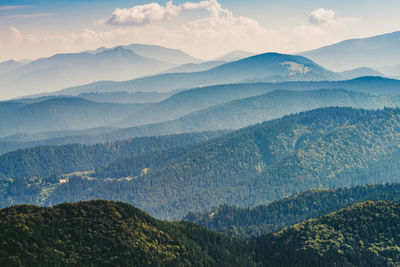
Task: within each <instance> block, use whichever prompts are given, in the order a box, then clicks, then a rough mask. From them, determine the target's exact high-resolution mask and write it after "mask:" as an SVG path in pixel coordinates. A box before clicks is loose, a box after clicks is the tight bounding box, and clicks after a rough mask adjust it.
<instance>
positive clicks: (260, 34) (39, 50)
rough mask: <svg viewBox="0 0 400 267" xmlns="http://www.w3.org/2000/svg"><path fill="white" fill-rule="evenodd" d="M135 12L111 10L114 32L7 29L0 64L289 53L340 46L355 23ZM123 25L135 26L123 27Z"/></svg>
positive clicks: (202, 4)
mask: <svg viewBox="0 0 400 267" xmlns="http://www.w3.org/2000/svg"><path fill="white" fill-rule="evenodd" d="M144 6H146V7H145V8H144ZM137 7H138V6H136V7H133V8H131V9H134V10H136V11H135V12H131V11H129V12H128V10H131V9H126V10H125V11H121V12H119V13H118V12H117V13H118V16H115V17H114V15H115V14H116V11H114V13H113V15H112V16H111V17H110V18H108V19H105V20H103V21H102V24H106V25H110V23H107V22H106V21H107V20H110V19H112V20H113V21H114V22H113V24H111V25H112V26H113V27H110V26H105V25H102V26H98V27H96V28H92V29H84V30H82V31H81V32H75V33H69V34H58V33H53V34H52V33H36V34H30V33H25V32H24V31H23V29H24V28H22V31H20V29H19V28H18V29H17V28H15V27H13V28H10V30H9V32H8V33H7V34H5V35H3V36H0V42H2V44H3V48H2V50H1V53H0V54H1V55H4V56H3V59H8V58H9V57H14V58H16V59H21V58H32V57H43V56H50V55H52V54H55V53H68V52H79V51H84V50H90V49H95V48H98V47H100V46H105V47H113V46H117V45H124V44H126V45H127V44H132V43H143V44H155V45H161V46H166V47H172V48H178V49H182V50H184V51H185V52H188V53H189V54H192V55H193V56H196V57H199V58H203V59H213V58H215V57H216V56H219V55H221V54H224V53H227V52H230V51H232V50H247V51H253V52H260V53H261V52H267V51H274V52H281V53H293V52H298V51H303V50H306V49H311V48H317V47H319V46H322V45H327V44H329V43H333V42H337V41H340V40H341V39H338V36H339V35H340V36H342V35H343V33H345V32H346V29H347V28H350V27H349V26H350V25H351V23H352V22H355V21H358V20H359V19H357V18H344V17H336V16H328V15H325V16H323V15H322V13H323V12H321V14H319V15H318V16H317V15H316V14H317V13H318V12H317V13H316V12H315V11H313V12H312V13H311V14H310V15H309V17H311V16H313V17H314V20H315V21H313V22H311V21H310V18H309V17H307V16H306V17H305V18H304V21H305V22H307V18H308V19H309V23H305V24H304V25H300V26H298V27H295V28H290V27H280V28H276V29H269V28H266V27H263V26H262V25H260V24H259V23H258V21H256V20H254V19H252V18H248V17H244V16H236V15H235V14H233V12H232V11H230V10H228V9H225V8H224V7H223V6H221V4H220V3H219V2H218V1H217V0H203V1H199V2H184V3H182V4H180V5H174V4H173V3H172V2H168V3H167V4H166V5H165V6H161V5H158V4H149V5H143V6H140V7H141V8H142V9H139V8H137ZM135 8H137V9H135ZM144 9H146V10H147V11H143V10H144ZM117 10H118V9H117ZM121 10H123V9H121ZM138 10H141V11H140V12H138ZM157 10H158V11H157ZM194 10H202V11H205V12H198V13H196V14H194V16H192V14H191V13H190V12H192V11H194ZM124 12H127V13H126V15H125V16H122V15H120V14H122V13H124ZM184 12H188V13H186V14H183V13H184ZM132 14H135V16H132ZM138 14H141V15H140V16H139V15H138ZM180 15H182V18H181V19H178V20H177V21H170V22H165V23H162V22H163V21H166V20H170V19H172V18H174V17H177V16H180ZM317 20H318V23H316V22H317ZM117 21H118V23H117ZM126 24H128V25H135V27H126V26H125V25H126ZM5 55H7V56H5Z"/></svg>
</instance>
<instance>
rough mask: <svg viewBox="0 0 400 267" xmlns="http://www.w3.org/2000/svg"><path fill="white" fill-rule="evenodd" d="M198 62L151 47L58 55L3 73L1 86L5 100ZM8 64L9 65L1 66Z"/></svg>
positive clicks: (180, 53)
mask: <svg viewBox="0 0 400 267" xmlns="http://www.w3.org/2000/svg"><path fill="white" fill-rule="evenodd" d="M168 60H170V61H168ZM198 61H199V60H197V59H195V58H192V57H191V56H189V55H187V54H185V53H183V52H182V51H179V50H175V49H168V48H163V47H158V46H149V45H130V46H118V47H114V48H110V49H106V48H101V49H98V50H95V51H88V52H82V53H73V54H57V55H54V56H52V57H48V58H41V59H38V60H34V61H32V62H29V63H27V64H24V65H21V66H16V67H13V68H10V67H9V68H8V71H4V72H3V73H2V74H0V85H1V87H2V88H4V89H3V90H2V98H12V97H17V96H22V95H29V94H37V93H39V92H46V91H47V92H50V91H56V90H60V89H62V88H66V87H70V86H76V85H80V84H85V83H90V82H95V81H100V80H117V81H122V80H128V79H133V78H136V77H141V76H147V75H152V74H156V73H160V72H163V71H166V70H168V69H170V68H171V67H173V66H176V65H178V64H184V63H189V62H198ZM11 63H12V62H10V63H8V65H10V64H11ZM15 64H18V63H17V62H15V63H14V65H15ZM4 65H6V63H3V64H2V65H0V67H1V66H4ZM43 81H46V82H43Z"/></svg>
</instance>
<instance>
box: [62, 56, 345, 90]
mask: <svg viewBox="0 0 400 267" xmlns="http://www.w3.org/2000/svg"><path fill="white" fill-rule="evenodd" d="M338 79H340V76H339V75H338V74H336V73H334V72H331V71H329V70H327V69H325V68H323V67H321V66H319V65H317V64H315V63H314V62H312V61H311V60H309V59H307V58H304V57H300V56H292V55H283V54H277V53H266V54H261V55H256V56H252V57H249V58H245V59H241V60H238V61H234V62H229V63H225V64H223V65H220V66H217V67H215V68H212V69H210V70H206V71H201V72H191V73H167V74H159V75H155V76H149V77H144V78H138V79H134V80H130V81H124V82H115V83H112V84H110V83H106V84H102V83H95V84H89V85H84V86H78V87H73V88H67V89H64V90H61V91H58V92H57V93H58V94H68V95H76V94H81V93H85V92H86V93H87V92H94V91H96V92H109V91H130V92H135V91H157V92H168V91H171V90H177V89H190V88H194V87H201V86H207V85H217V84H227V83H228V84H229V83H239V82H242V83H243V82H257V81H264V82H280V81H298V80H302V81H303V80H305V81H321V80H338Z"/></svg>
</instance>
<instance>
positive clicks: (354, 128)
mask: <svg viewBox="0 0 400 267" xmlns="http://www.w3.org/2000/svg"><path fill="white" fill-rule="evenodd" d="M399 118H400V115H399V110H398V109H384V110H378V111H376V110H370V111H367V110H357V109H351V108H325V109H317V110H313V111H309V112H305V113H300V114H297V115H291V116H286V117H284V118H282V119H276V120H272V121H267V122H264V123H262V124H257V125H255V126H251V127H248V128H244V129H241V130H238V131H234V132H232V133H228V134H226V135H224V136H221V137H217V138H215V139H212V140H209V141H205V142H202V143H198V144H192V145H187V146H183V147H179V148H176V149H175V148H174V149H172V150H164V151H155V152H151V153H144V154H143V155H134V156H130V157H126V158H121V159H117V160H115V161H114V162H111V163H110V164H108V165H105V166H103V167H101V168H98V169H95V170H94V171H92V172H90V173H86V174H83V175H81V174H74V175H72V176H71V179H70V180H69V182H68V183H63V184H59V182H58V181H59V179H64V178H57V177H53V178H52V179H55V180H47V178H45V177H44V176H42V175H39V177H41V178H40V180H32V181H31V180H30V179H35V178H34V177H38V176H37V175H36V173H35V172H33V170H36V169H38V170H40V169H41V168H34V167H33V166H32V167H29V165H26V168H25V170H24V173H25V174H24V175H22V176H23V177H21V179H22V180H19V182H18V183H15V182H16V181H15V180H8V179H9V177H10V176H11V177H13V175H11V173H12V172H11V170H12V171H13V172H14V170H15V171H18V169H19V168H18V165H17V164H15V163H14V162H21V156H23V157H25V155H26V156H27V157H28V159H29V158H35V159H36V160H35V162H37V163H40V162H43V163H44V164H46V166H47V167H46V169H48V170H51V169H52V168H54V169H55V170H57V169H60V168H64V167H63V164H61V165H60V162H59V163H56V164H53V163H52V161H51V158H52V156H46V154H42V155H40V156H34V157H30V156H29V153H27V151H19V152H18V153H14V154H5V155H4V158H7V160H5V161H3V163H2V164H3V166H4V167H2V170H4V173H3V175H2V177H4V178H3V181H4V182H6V183H7V184H8V186H9V188H12V187H13V186H22V185H26V184H30V183H34V184H36V185H37V186H39V188H41V189H40V190H39V191H34V192H36V193H34V192H32V191H31V190H33V188H35V187H32V186H29V187H27V188H25V189H24V187H21V188H20V190H19V191H18V192H19V194H20V195H19V196H17V198H15V201H17V202H18V199H21V198H22V199H24V198H25V197H24V195H27V194H28V195H29V196H30V197H32V198H31V199H32V201H39V199H41V200H40V201H42V202H40V203H43V204H47V205H49V204H51V205H53V204H56V203H60V202H65V201H77V200H87V199H94V198H106V199H114V200H120V201H124V202H129V203H132V204H134V205H135V206H138V207H140V208H141V209H144V210H145V211H147V212H149V213H150V214H152V215H153V216H156V217H158V218H166V219H177V218H181V217H183V216H184V215H186V214H187V213H188V212H189V211H201V210H205V209H208V208H211V207H212V206H218V205H220V204H222V203H227V204H231V205H238V206H240V207H249V206H256V205H259V204H266V203H269V202H271V201H274V200H278V199H281V198H282V197H284V196H287V195H290V194H292V193H296V192H301V191H305V190H308V189H312V188H336V187H343V186H353V185H362V184H370V183H383V182H398V179H397V178H396V177H398V175H399V168H398V164H397V163H398V159H399V155H400V153H399V150H398V148H397V144H398V143H399V140H400V139H399V135H398V132H399V130H398V125H399V120H400V119H399ZM38 149H40V148H38ZM46 149H47V148H46ZM11 153H13V152H11ZM66 153H67V154H64V156H66V155H68V152H66ZM12 155H13V156H12ZM61 155H62V154H61ZM46 158H47V159H50V161H49V160H46ZM30 161H31V160H29V161H28V162H30ZM80 161H81V162H82V163H84V162H85V161H84V158H83V159H81V160H80ZM40 164H42V163H40ZM40 164H39V165H38V166H41V165H40ZM24 166H25V164H24ZM35 166H36V165H35ZM4 179H5V180H4ZM33 181H35V182H33ZM51 181H52V182H51ZM155 181H157V182H155ZM8 186H7V187H8ZM7 187H5V188H7ZM46 188H47V189H46ZM49 188H52V189H51V190H49ZM89 188H90V190H89ZM7 190H8V189H7ZM42 190H45V192H47V193H46V194H43V193H40V192H41V191H42ZM9 192H14V191H9ZM36 194H38V195H36ZM5 196H7V194H5ZM39 196H40V197H39ZM7 199H9V197H6V198H5V201H7ZM35 199H36V200H35ZM33 203H37V202H33Z"/></svg>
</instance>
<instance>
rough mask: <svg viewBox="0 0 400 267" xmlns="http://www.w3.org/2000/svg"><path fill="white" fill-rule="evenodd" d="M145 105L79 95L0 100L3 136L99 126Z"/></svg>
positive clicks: (0, 127)
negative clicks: (94, 100) (106, 101)
mask: <svg viewBox="0 0 400 267" xmlns="http://www.w3.org/2000/svg"><path fill="white" fill-rule="evenodd" d="M144 107H146V104H112V103H96V102H91V101H88V100H85V99H82V98H76V97H60V98H50V99H48V100H44V101H40V102H36V103H32V104H23V103H18V102H1V103H0V110H1V111H2V113H1V115H0V136H3V137H4V136H8V135H12V134H17V133H34V132H43V131H55V130H78V129H86V128H94V127H100V126H104V125H107V124H111V123H113V122H115V121H118V120H120V119H122V118H124V117H126V116H127V115H128V114H130V113H134V112H135V111H137V110H139V109H142V108H144Z"/></svg>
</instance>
